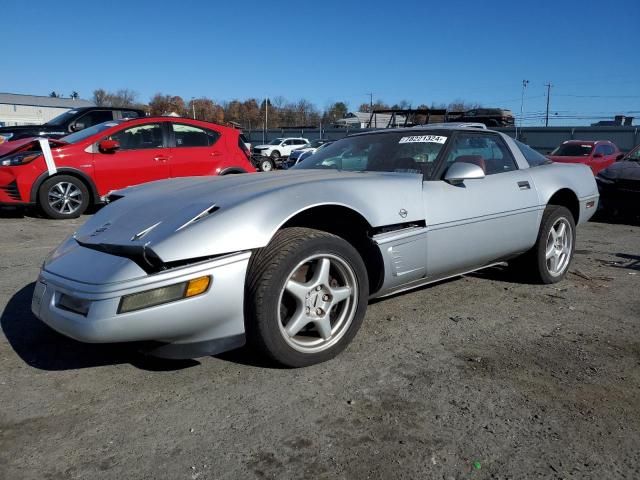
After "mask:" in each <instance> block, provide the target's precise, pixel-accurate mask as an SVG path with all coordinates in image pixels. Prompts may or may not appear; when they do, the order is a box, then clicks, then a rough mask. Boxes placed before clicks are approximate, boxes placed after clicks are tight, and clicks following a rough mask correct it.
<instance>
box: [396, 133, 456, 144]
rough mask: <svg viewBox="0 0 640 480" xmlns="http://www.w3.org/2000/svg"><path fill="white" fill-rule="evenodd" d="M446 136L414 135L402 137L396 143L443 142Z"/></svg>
mask: <svg viewBox="0 0 640 480" xmlns="http://www.w3.org/2000/svg"><path fill="white" fill-rule="evenodd" d="M446 141H447V137H441V136H439V135H416V136H413V137H402V138H401V139H400V141H399V142H398V143H444V142H446Z"/></svg>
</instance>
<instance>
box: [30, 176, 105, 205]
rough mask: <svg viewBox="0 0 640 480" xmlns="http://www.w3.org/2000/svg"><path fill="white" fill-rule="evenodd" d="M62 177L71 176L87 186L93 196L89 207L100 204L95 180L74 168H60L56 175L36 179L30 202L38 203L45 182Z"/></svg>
mask: <svg viewBox="0 0 640 480" xmlns="http://www.w3.org/2000/svg"><path fill="white" fill-rule="evenodd" d="M60 175H69V176H71V177H76V178H77V179H78V180H80V181H81V182H82V183H84V184H85V186H86V187H87V189H88V190H89V193H90V194H91V199H90V200H91V202H90V204H89V205H94V204H96V203H100V196H99V195H98V190H97V189H96V186H95V184H94V183H93V180H91V178H90V177H89V176H88V175H87V174H86V173H84V172H82V171H80V170H76V169H74V168H64V167H63V168H58V171H57V173H56V174H55V175H49V174H48V173H47V172H45V173H43V174H42V175H40V176H39V177H38V178H37V179H36V181H35V182H33V185H32V186H31V193H30V195H29V201H30V202H31V203H38V190H40V187H41V186H42V184H43V183H44V182H45V180H47V179H49V178H51V177H58V176H60Z"/></svg>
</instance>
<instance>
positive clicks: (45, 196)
mask: <svg viewBox="0 0 640 480" xmlns="http://www.w3.org/2000/svg"><path fill="white" fill-rule="evenodd" d="M67 186H70V187H69V191H70V192H72V194H71V195H69V196H68V197H67V199H68V201H67V204H66V205H67V207H66V208H65V207H62V208H61V205H62V204H64V199H63V200H62V204H60V203H58V204H57V205H56V204H55V203H54V202H55V200H54V198H57V197H54V195H58V196H60V195H61V196H62V197H63V198H64V197H65V194H64V191H65V190H67ZM90 203H91V202H90V199H89V189H88V188H87V186H86V185H85V184H84V182H83V181H82V180H80V179H79V178H76V177H73V176H71V175H55V176H53V177H50V178H48V179H47V180H45V181H44V182H42V185H40V188H39V189H38V206H39V207H40V210H41V211H42V213H43V214H44V215H45V216H46V217H48V218H54V219H57V220H61V219H65V218H78V217H79V216H80V215H82V214H83V213H84V212H85V210H86V209H87V207H88V206H89V204H90Z"/></svg>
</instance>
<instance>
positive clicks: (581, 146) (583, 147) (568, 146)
mask: <svg viewBox="0 0 640 480" xmlns="http://www.w3.org/2000/svg"><path fill="white" fill-rule="evenodd" d="M592 150H593V145H590V144H588V143H563V144H562V145H560V146H559V147H558V148H556V149H555V150H554V151H553V152H551V155H555V156H557V157H588V156H589V155H591V151H592Z"/></svg>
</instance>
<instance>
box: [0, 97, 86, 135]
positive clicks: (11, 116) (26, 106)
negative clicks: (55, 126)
mask: <svg viewBox="0 0 640 480" xmlns="http://www.w3.org/2000/svg"><path fill="white" fill-rule="evenodd" d="M92 105H93V103H91V102H89V101H87V100H81V99H72V98H53V97H42V96H37V95H21V94H16V93H0V124H4V126H6V127H9V126H15V125H39V124H42V123H46V122H48V121H49V120H51V119H52V118H54V117H57V116H58V115H60V114H61V113H64V112H66V111H67V110H71V109H73V108H80V107H89V106H92Z"/></svg>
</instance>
